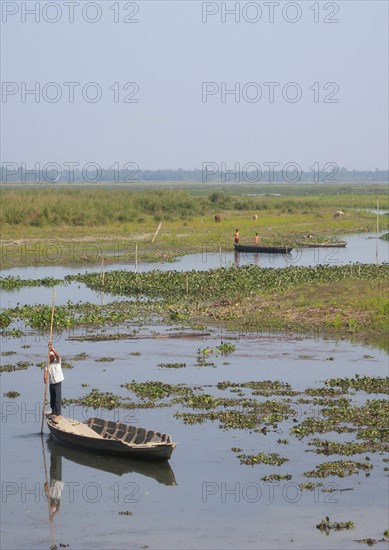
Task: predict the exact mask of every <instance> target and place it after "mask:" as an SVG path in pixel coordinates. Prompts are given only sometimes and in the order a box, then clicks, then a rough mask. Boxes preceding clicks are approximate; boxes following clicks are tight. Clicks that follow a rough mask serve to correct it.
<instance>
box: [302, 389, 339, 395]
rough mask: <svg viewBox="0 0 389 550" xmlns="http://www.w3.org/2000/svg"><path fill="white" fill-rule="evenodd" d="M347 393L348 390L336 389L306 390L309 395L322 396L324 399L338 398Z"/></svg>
mask: <svg viewBox="0 0 389 550" xmlns="http://www.w3.org/2000/svg"><path fill="white" fill-rule="evenodd" d="M346 392H347V390H346V391H345V390H336V389H334V388H308V389H306V390H304V393H306V394H307V395H321V396H323V397H336V396H338V395H343V394H344V393H346Z"/></svg>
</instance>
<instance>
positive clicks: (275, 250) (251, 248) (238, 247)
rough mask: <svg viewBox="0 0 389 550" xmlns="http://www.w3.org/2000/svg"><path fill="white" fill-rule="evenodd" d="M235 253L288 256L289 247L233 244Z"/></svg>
mask: <svg viewBox="0 0 389 550" xmlns="http://www.w3.org/2000/svg"><path fill="white" fill-rule="evenodd" d="M234 250H235V252H252V253H268V254H289V253H290V251H291V250H293V247H291V246H259V245H258V246H256V245H254V244H234Z"/></svg>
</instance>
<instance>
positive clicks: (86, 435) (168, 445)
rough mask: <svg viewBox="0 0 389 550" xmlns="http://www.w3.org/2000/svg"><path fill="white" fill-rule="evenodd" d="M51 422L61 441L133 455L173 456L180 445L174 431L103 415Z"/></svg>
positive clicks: (156, 457) (151, 458)
mask: <svg viewBox="0 0 389 550" xmlns="http://www.w3.org/2000/svg"><path fill="white" fill-rule="evenodd" d="M47 425H48V427H49V430H50V433H51V435H52V437H53V438H54V439H55V440H56V441H59V442H60V443H64V444H66V445H71V446H74V447H79V448H83V449H87V450H89V451H94V452H95V451H98V452H103V453H112V454H117V455H122V456H123V455H125V456H129V457H132V458H146V459H150V460H162V459H169V458H170V457H171V455H172V452H173V450H174V449H175V447H176V445H177V444H176V443H173V442H172V440H171V437H170V435H166V434H162V433H160V432H156V431H154V430H146V429H145V428H137V427H135V426H130V425H129V424H122V423H121V422H113V421H112V420H104V419H102V418H95V417H92V418H89V419H88V420H86V421H85V422H78V421H73V420H69V419H66V418H63V417H61V418H60V420H59V422H58V423H54V422H53V421H52V419H50V417H48V418H47Z"/></svg>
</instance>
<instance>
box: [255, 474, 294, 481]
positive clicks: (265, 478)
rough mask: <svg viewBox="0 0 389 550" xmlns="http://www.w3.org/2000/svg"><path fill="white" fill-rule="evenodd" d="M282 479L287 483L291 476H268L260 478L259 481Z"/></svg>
mask: <svg viewBox="0 0 389 550" xmlns="http://www.w3.org/2000/svg"><path fill="white" fill-rule="evenodd" d="M283 479H285V480H286V481H289V480H290V479H292V476H291V475H290V474H270V475H268V476H263V477H261V481H281V480H283Z"/></svg>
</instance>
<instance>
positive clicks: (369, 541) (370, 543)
mask: <svg viewBox="0 0 389 550" xmlns="http://www.w3.org/2000/svg"><path fill="white" fill-rule="evenodd" d="M354 542H360V543H363V544H367V545H368V546H374V544H378V543H379V542H389V540H388V539H372V538H368V539H356V540H355V541H354Z"/></svg>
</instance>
